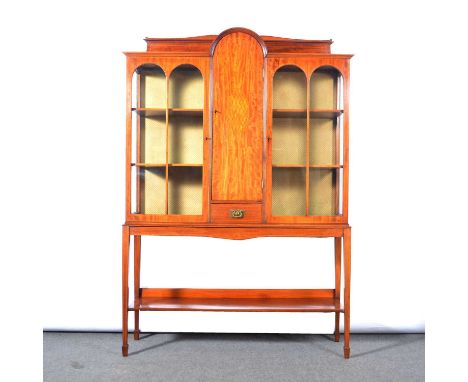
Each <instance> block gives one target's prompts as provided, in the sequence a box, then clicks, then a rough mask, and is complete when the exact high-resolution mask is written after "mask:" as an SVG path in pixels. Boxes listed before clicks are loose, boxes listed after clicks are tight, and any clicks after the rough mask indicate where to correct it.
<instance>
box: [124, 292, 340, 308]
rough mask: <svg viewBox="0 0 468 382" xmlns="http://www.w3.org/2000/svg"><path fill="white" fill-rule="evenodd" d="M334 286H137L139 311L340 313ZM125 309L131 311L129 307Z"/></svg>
mask: <svg viewBox="0 0 468 382" xmlns="http://www.w3.org/2000/svg"><path fill="white" fill-rule="evenodd" d="M334 292H335V291H334V289H149V288H143V289H140V303H139V310H142V311H145V310H156V311H157V310H160V311H167V310H169V311H174V310H177V311H214V312H343V308H342V307H341V305H340V300H339V299H338V298H335V295H334ZM129 310H135V309H134V307H133V306H130V307H129Z"/></svg>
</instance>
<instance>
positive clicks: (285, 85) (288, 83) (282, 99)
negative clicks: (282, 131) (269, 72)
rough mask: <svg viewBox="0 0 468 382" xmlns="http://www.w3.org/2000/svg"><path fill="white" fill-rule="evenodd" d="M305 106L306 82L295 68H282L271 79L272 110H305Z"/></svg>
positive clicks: (301, 72)
mask: <svg viewBox="0 0 468 382" xmlns="http://www.w3.org/2000/svg"><path fill="white" fill-rule="evenodd" d="M306 105H307V80H306V76H305V74H304V72H303V71H302V70H301V69H299V68H298V67H296V66H283V67H282V68H280V69H278V70H277V71H276V73H275V76H274V77H273V108H274V109H305V108H306Z"/></svg>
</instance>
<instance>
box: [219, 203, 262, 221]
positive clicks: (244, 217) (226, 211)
mask: <svg viewBox="0 0 468 382" xmlns="http://www.w3.org/2000/svg"><path fill="white" fill-rule="evenodd" d="M211 221H212V222H213V223H235V224H236V223H239V224H242V223H261V222H262V205H261V204H254V203H249V204H242V203H221V204H212V205H211Z"/></svg>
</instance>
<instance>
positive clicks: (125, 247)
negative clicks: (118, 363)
mask: <svg viewBox="0 0 468 382" xmlns="http://www.w3.org/2000/svg"><path fill="white" fill-rule="evenodd" d="M129 251H130V230H129V228H128V227H127V226H123V227H122V355H123V356H124V357H126V356H127V355H128V256H129Z"/></svg>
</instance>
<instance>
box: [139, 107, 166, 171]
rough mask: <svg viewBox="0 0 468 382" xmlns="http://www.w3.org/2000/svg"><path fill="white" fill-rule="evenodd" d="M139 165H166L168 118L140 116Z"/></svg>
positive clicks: (163, 116)
mask: <svg viewBox="0 0 468 382" xmlns="http://www.w3.org/2000/svg"><path fill="white" fill-rule="evenodd" d="M139 119H140V158H139V159H138V162H139V163H152V164H165V163H166V116H165V115H162V116H161V115H159V116H154V117H153V116H151V117H150V116H140V117H139Z"/></svg>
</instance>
